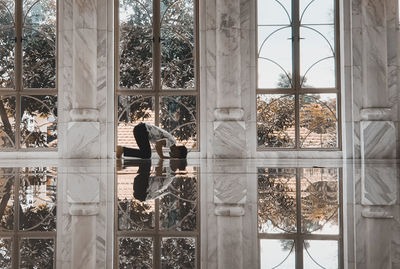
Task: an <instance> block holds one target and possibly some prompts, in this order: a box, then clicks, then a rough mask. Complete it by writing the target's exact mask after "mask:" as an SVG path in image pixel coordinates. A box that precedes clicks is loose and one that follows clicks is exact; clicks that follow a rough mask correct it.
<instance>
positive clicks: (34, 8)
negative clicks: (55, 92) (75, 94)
mask: <svg viewBox="0 0 400 269" xmlns="http://www.w3.org/2000/svg"><path fill="white" fill-rule="evenodd" d="M23 9H24V13H25V16H24V27H23V51H22V54H23V70H24V72H23V81H24V87H25V88H55V87H56V28H57V25H56V11H57V6H56V1H55V0H39V1H37V0H35V1H34V0H26V1H24V6H23Z"/></svg>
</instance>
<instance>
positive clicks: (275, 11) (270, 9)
mask: <svg viewBox="0 0 400 269" xmlns="http://www.w3.org/2000/svg"><path fill="white" fill-rule="evenodd" d="M257 3H258V5H257V11H258V17H257V19H258V25H266V24H286V25H287V24H290V23H291V20H292V1H291V0H279V1H278V0H259V1H257Z"/></svg>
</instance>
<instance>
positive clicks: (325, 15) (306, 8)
mask: <svg viewBox="0 0 400 269" xmlns="http://www.w3.org/2000/svg"><path fill="white" fill-rule="evenodd" d="M334 4H335V0H317V1H315V0H300V17H301V24H309V23H311V24H317V23H318V24H323V23H332V24H333V23H334V21H335V9H334Z"/></svg>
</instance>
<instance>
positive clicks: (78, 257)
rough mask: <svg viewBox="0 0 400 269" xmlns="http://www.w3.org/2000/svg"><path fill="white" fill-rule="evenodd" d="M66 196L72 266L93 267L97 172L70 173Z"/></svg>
mask: <svg viewBox="0 0 400 269" xmlns="http://www.w3.org/2000/svg"><path fill="white" fill-rule="evenodd" d="M68 177H69V178H68V187H67V199H68V203H69V204H70V208H69V213H70V215H71V216H72V217H71V231H72V239H71V250H72V255H71V268H85V269H90V268H93V269H94V268H96V245H97V244H96V217H97V215H98V213H99V201H100V198H99V197H100V185H99V184H100V182H99V178H98V176H96V175H88V174H86V175H85V174H70V175H69V176H68Z"/></svg>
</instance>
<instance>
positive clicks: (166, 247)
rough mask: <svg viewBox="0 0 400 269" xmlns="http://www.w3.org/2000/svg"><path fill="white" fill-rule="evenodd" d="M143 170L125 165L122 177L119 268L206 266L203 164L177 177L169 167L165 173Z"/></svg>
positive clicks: (117, 216)
mask: <svg viewBox="0 0 400 269" xmlns="http://www.w3.org/2000/svg"><path fill="white" fill-rule="evenodd" d="M131 165H132V164H131ZM149 165H150V164H149ZM140 169H142V170H145V169H144V168H143V166H142V167H141V165H140V164H139V170H138V168H137V167H135V166H129V167H124V169H123V170H120V171H119V172H118V175H117V184H116V186H117V191H116V202H115V203H116V207H117V208H116V211H115V229H116V232H115V235H116V239H115V242H117V243H116V250H115V264H114V267H115V268H200V266H199V265H200V255H199V254H200V248H199V246H200V241H199V240H200V226H199V223H200V219H199V218H200V210H199V180H198V173H197V168H195V167H190V166H188V167H187V168H186V170H185V171H179V173H172V174H171V175H172V176H173V178H171V177H168V176H167V173H166V172H167V169H168V168H164V169H163V171H162V176H156V175H155V171H150V173H149V172H146V171H144V172H143V171H141V170H140ZM156 170H157V168H156ZM143 182H146V183H147V182H148V185H147V184H144V187H143V185H142V184H141V183H143ZM154 186H157V187H154ZM140 190H145V193H146V194H147V196H146V195H145V196H143V194H139V192H140ZM150 193H151V194H150ZM149 197H150V198H149ZM154 197H157V198H156V199H153V198H154ZM138 199H142V200H145V201H144V202H141V201H140V200H138Z"/></svg>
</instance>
